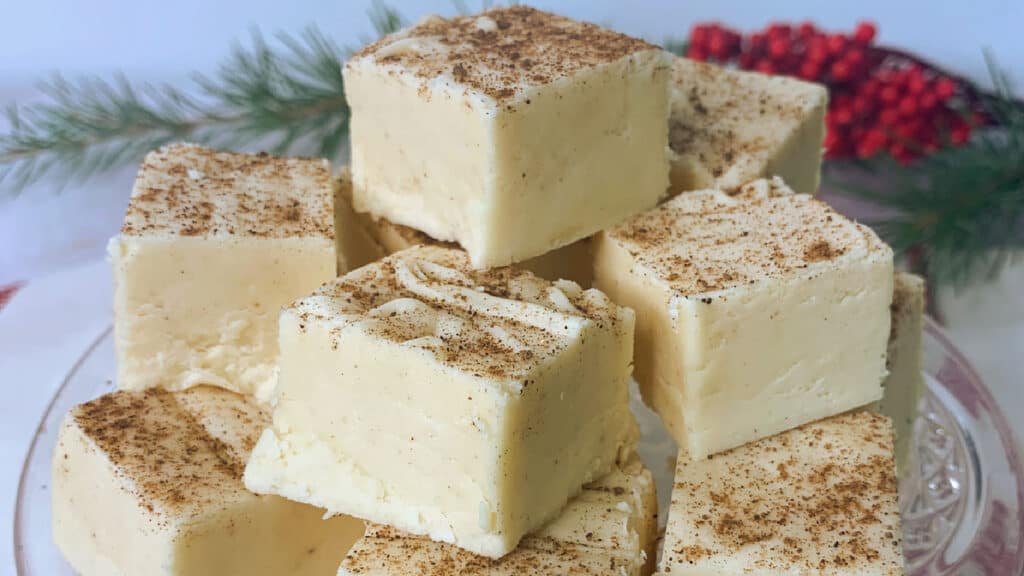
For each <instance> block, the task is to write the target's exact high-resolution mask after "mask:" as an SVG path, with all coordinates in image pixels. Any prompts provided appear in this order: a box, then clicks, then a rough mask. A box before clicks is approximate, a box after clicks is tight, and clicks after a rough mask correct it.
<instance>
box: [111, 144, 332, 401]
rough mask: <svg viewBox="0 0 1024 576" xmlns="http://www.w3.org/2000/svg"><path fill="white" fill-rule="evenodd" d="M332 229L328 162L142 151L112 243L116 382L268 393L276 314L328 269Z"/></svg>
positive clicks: (187, 150)
mask: <svg viewBox="0 0 1024 576" xmlns="http://www.w3.org/2000/svg"><path fill="white" fill-rule="evenodd" d="M334 232H335V229H334V183H333V181H332V178H331V171H330V166H329V165H328V163H327V161H325V160H306V159H297V158H274V157H270V156H268V155H266V154H259V155H251V154H234V153H228V152H219V151H215V150H210V149H206V148H200V147H198V146H194V145H189V144H176V145H171V146H167V147H165V148H162V149H160V150H157V151H155V152H152V153H150V154H149V155H147V156H146V159H145V160H144V161H143V163H142V166H141V168H140V169H139V174H138V177H137V179H136V180H135V188H134V190H133V191H132V196H131V199H130V200H129V203H128V211H127V212H126V214H125V219H124V226H123V227H122V229H121V234H120V235H119V236H116V237H115V238H113V239H112V240H111V242H110V245H109V247H108V250H109V255H110V260H111V264H112V266H113V271H114V285H115V291H114V329H115V344H116V348H117V356H118V385H119V386H120V387H121V388H123V389H129V390H134V389H141V388H148V387H153V386H164V387H167V388H170V389H175V390H177V389H183V388H187V387H189V386H193V385H196V384H212V385H216V386H220V387H223V388H227V389H230V390H234V391H237V392H243V393H246V394H256V395H257V396H258V397H260V398H266V397H267V396H268V395H269V393H270V391H271V389H272V387H273V382H274V371H275V367H276V361H277V315H278V312H279V310H280V308H281V307H282V306H284V305H286V304H288V303H289V302H291V301H292V300H294V299H295V298H298V297H299V296H302V295H303V294H306V293H308V292H309V291H310V290H312V289H314V288H316V287H317V286H319V285H320V284H322V283H324V282H326V281H327V280H329V279H331V278H333V277H334V276H335V275H336V272H337V270H336V268H337V262H336V256H335V246H334V242H335V233H334Z"/></svg>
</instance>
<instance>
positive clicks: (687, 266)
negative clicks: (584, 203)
mask: <svg viewBox="0 0 1024 576" xmlns="http://www.w3.org/2000/svg"><path fill="white" fill-rule="evenodd" d="M603 234H604V235H605V241H609V240H610V241H612V242H615V243H617V244H619V245H620V246H622V248H623V249H625V250H626V251H627V252H628V253H629V254H630V256H631V257H632V258H633V259H634V260H635V261H636V262H637V263H638V264H639V265H640V266H642V267H644V268H646V269H647V270H648V271H649V272H650V273H651V274H652V275H653V276H654V277H655V278H657V279H658V280H659V281H661V282H663V283H665V284H666V285H667V286H668V287H669V288H670V289H672V290H675V291H676V292H678V293H679V294H681V295H683V296H687V297H689V296H703V295H707V294H710V293H713V292H719V291H723V290H729V289H733V288H739V287H742V286H746V285H754V284H758V283H760V282H765V281H769V280H773V279H779V278H787V277H792V276H798V277H809V276H813V275H815V274H816V273H818V272H819V271H821V270H822V269H824V268H830V267H835V266H836V265H837V263H839V262H843V261H853V260H859V259H870V258H888V259H890V260H891V259H892V249H891V248H889V246H887V245H886V244H885V243H883V242H882V241H881V240H880V239H879V238H878V236H877V235H875V233H874V232H873V231H872V230H871V229H870V228H868V227H866V226H863V225H861V224H858V223H856V222H853V221H852V220H849V219H848V218H846V217H845V216H843V215H841V214H839V213H838V212H836V211H835V210H834V209H832V207H831V206H829V205H828V204H826V203H825V202H822V201H821V200H818V199H816V198H813V197H812V196H809V195H807V194H795V193H793V192H792V190H790V189H789V188H788V187H787V186H786V185H785V184H784V183H783V182H782V180H781V179H778V178H775V179H772V180H767V179H762V180H756V181H754V182H751V183H749V184H746V185H744V186H743V187H741V188H740V190H739V191H737V192H736V193H735V194H731V195H730V194H727V193H725V192H722V191H718V190H701V191H697V192H686V193H683V194H680V195H679V196H677V197H675V198H673V199H672V200H670V201H668V202H666V203H665V204H662V205H661V206H659V207H658V208H655V209H654V210H651V211H649V212H645V213H643V214H640V215H639V216H636V217H634V218H633V219H631V220H629V221H627V222H625V223H623V224H620V225H618V226H615V227H613V228H610V229H609V230H607V231H605V232H603Z"/></svg>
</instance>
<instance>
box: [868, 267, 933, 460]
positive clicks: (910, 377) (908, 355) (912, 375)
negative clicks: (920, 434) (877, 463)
mask: <svg viewBox="0 0 1024 576" xmlns="http://www.w3.org/2000/svg"><path fill="white" fill-rule="evenodd" d="M924 299H925V295H924V279H923V278H921V277H920V276H915V275H913V274H907V273H905V272H898V273H897V274H896V278H895V281H894V282H893V296H892V307H891V311H892V329H891V331H890V335H889V350H888V354H887V355H886V364H887V366H888V368H889V376H888V377H886V379H885V382H884V383H883V387H884V388H885V392H884V395H883V396H882V401H881V402H880V403H879V405H878V406H879V409H880V410H881V412H882V414H885V415H886V416H888V417H889V418H891V419H892V421H893V427H894V429H895V431H896V467H897V469H898V470H899V471H900V474H901V475H902V474H904V473H905V472H906V471H907V460H908V457H909V455H910V447H911V445H912V443H913V439H914V420H915V419H916V417H917V402H918V400H919V399H920V397H921V393H922V392H923V391H924V386H925V384H924V376H923V374H922V372H921V333H922V330H923V328H924Z"/></svg>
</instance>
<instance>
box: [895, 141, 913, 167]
mask: <svg viewBox="0 0 1024 576" xmlns="http://www.w3.org/2000/svg"><path fill="white" fill-rule="evenodd" d="M889 154H892V157H893V158H895V159H896V161H897V162H899V163H900V164H909V163H910V162H911V161H912V160H913V159H914V156H915V155H914V153H913V152H911V151H910V150H909V149H908V148H907V147H906V146H904V145H903V144H900V143H899V142H893V143H892V144H890V145H889Z"/></svg>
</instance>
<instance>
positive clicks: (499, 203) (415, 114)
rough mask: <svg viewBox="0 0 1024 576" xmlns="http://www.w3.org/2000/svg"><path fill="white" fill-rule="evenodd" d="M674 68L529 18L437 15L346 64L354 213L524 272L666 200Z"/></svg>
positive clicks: (605, 39) (563, 23)
mask: <svg viewBox="0 0 1024 576" xmlns="http://www.w3.org/2000/svg"><path fill="white" fill-rule="evenodd" d="M670 68H671V56H670V55H669V54H668V53H666V52H664V51H663V50H661V49H660V48H658V47H657V46H654V45H652V44H648V43H647V42H644V41H642V40H638V39H635V38H631V37H629V36H625V35H623V34H619V33H616V32H612V31H610V30H607V29H604V28H601V27H599V26H595V25H593V24H585V23H582V22H576V21H573V20H570V19H568V18H564V17H561V16H556V15H554V14H549V13H546V12H541V11H539V10H535V9H533V8H529V7H526V6H512V7H502V8H494V9H491V10H488V11H486V12H483V13H481V14H478V15H474V16H461V17H457V18H450V19H445V18H441V17H438V16H431V17H428V18H426V19H424V20H422V21H420V22H419V23H418V24H416V25H415V26H412V27H410V28H407V29H405V30H402V31H400V32H398V33H395V34H392V35H389V36H387V37H385V38H383V39H381V40H378V41H377V42H375V43H373V44H370V45H369V46H366V47H365V48H363V49H362V50H360V51H358V52H356V53H355V54H354V55H353V56H352V57H351V58H350V59H349V60H348V62H347V63H346V64H345V69H344V77H345V96H346V98H347V99H348V103H349V106H350V107H351V109H352V120H351V140H352V177H353V183H354V207H355V209H356V211H358V212H367V213H370V214H372V215H373V216H374V217H377V218H386V219H387V220H389V221H391V222H394V223H396V224H402V225H405V226H410V227H412V228H415V229H416V230H421V231H423V232H425V233H427V234H429V235H430V236H431V237H432V238H437V239H439V240H445V241H452V242H457V243H458V244H459V245H461V246H462V247H463V248H465V249H466V251H467V252H468V253H469V255H470V260H471V261H472V262H473V265H474V266H475V267H478V268H480V267H492V266H500V265H506V264H510V263H514V262H521V261H523V260H527V259H529V258H532V257H534V256H539V255H541V254H544V253H546V252H549V251H551V250H553V249H555V248H558V247H560V246H564V245H566V244H570V243H572V242H574V241H576V240H580V239H583V238H586V237H587V236H590V235H592V234H594V233H595V232H597V231H598V230H601V229H602V228H605V227H607V226H610V225H611V224H614V223H616V222H618V221H620V220H622V219H623V218H626V217H628V216H631V215H633V214H636V213H638V212H641V211H643V210H645V209H647V208H651V207H653V206H654V205H655V204H656V203H657V201H658V200H659V198H661V197H662V196H663V195H664V194H665V193H666V190H667V188H668V173H669V165H668V123H667V121H668V112H669V89H668V79H669V73H670Z"/></svg>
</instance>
